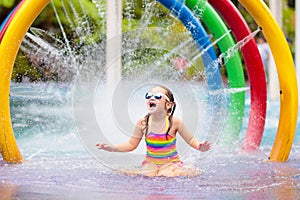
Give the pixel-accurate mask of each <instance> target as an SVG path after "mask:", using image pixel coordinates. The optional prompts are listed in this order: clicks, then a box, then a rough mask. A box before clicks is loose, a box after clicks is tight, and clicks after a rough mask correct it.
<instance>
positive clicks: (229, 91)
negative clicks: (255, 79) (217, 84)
mask: <svg viewBox="0 0 300 200" xmlns="http://www.w3.org/2000/svg"><path fill="white" fill-rule="evenodd" d="M248 90H250V87H240V88H224V89H218V90H210V91H208V93H209V94H210V95H218V94H235V93H239V92H245V91H248Z"/></svg>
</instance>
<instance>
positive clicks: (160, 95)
mask: <svg viewBox="0 0 300 200" xmlns="http://www.w3.org/2000/svg"><path fill="white" fill-rule="evenodd" d="M154 98H155V99H161V98H162V94H155V95H154Z"/></svg>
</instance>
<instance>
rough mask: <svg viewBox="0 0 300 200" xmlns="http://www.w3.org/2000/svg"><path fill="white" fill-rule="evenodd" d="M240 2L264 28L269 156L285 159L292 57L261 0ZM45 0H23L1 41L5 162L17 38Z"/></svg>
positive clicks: (292, 107) (293, 112)
mask: <svg viewBox="0 0 300 200" xmlns="http://www.w3.org/2000/svg"><path fill="white" fill-rule="evenodd" d="M240 2H241V3H242V4H243V5H244V6H245V8H246V9H247V10H248V11H249V12H250V13H251V15H252V16H253V17H254V18H255V20H256V21H257V23H258V24H259V25H260V26H261V27H262V28H263V33H264V35H265V36H266V39H267V40H268V42H269V44H270V47H271V50H272V53H273V56H274V59H275V62H276V66H277V70H278V77H279V81H280V88H281V99H280V100H281V108H280V119H279V126H278V132H277V135H276V139H275V142H274V145H273V148H272V151H271V155H270V160H271V161H285V160H286V159H287V158H288V155H289V152H290V149H291V146H292V142H293V138H294V134H295V130H296V121H297V113H298V94H297V92H298V91H297V82H296V73H295V70H294V67H293V59H292V57H291V53H290V50H289V48H288V45H287V43H286V41H285V38H284V35H283V33H282V32H281V30H280V28H279V26H278V25H277V24H276V21H275V20H274V18H273V17H272V16H271V14H270V12H269V10H268V8H267V7H266V5H265V4H264V3H263V2H262V1H261V0H254V1H251V2H250V1H248V2H247V1H246V0H240ZM48 3H49V0H40V1H25V2H24V5H23V6H22V7H21V8H20V9H19V11H18V12H17V13H16V15H15V17H14V18H13V19H12V21H11V23H10V26H9V27H8V28H7V31H6V34H5V35H4V38H3V40H2V43H1V45H0V66H3V67H1V68H0V77H3V78H1V79H0V91H3V92H2V94H1V95H0V110H1V111H0V148H1V150H2V156H3V159H4V160H5V161H7V162H19V161H21V160H22V156H21V154H20V152H19V149H18V147H17V145H16V141H15V138H14V134H13V130H12V125H11V119H10V112H9V89H10V78H11V72H12V68H13V64H14V60H15V57H16V54H17V51H18V49H19V47H20V44H21V42H20V41H22V39H23V37H24V35H25V33H26V31H27V30H28V28H29V27H30V25H31V24H32V22H33V20H34V19H35V18H36V17H37V15H38V14H39V12H40V11H41V10H42V9H43V8H44V7H45V6H46V5H47V4H48ZM22 16H23V17H22ZM24 16H26V17H24ZM283 58H284V59H283ZM287 79H289V80H287ZM258 117H259V116H258ZM287 119H288V120H289V121H287Z"/></svg>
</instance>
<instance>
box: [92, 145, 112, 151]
mask: <svg viewBox="0 0 300 200" xmlns="http://www.w3.org/2000/svg"><path fill="white" fill-rule="evenodd" d="M96 146H97V147H98V149H102V150H105V151H110V152H113V151H115V148H114V146H112V145H109V144H96Z"/></svg>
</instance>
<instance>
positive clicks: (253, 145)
mask: <svg viewBox="0 0 300 200" xmlns="http://www.w3.org/2000/svg"><path fill="white" fill-rule="evenodd" d="M208 2H209V3H210V4H211V5H212V6H213V7H214V8H215V9H216V10H217V11H218V12H219V13H220V15H221V16H222V17H223V19H224V21H225V22H226V23H227V25H228V26H229V28H230V29H231V30H232V33H233V35H234V37H235V38H236V40H238V41H239V40H242V39H243V38H244V37H246V36H247V35H249V34H250V33H251V31H250V29H249V27H248V25H247V23H246V22H245V20H244V18H243V16H242V15H241V14H240V12H239V11H238V9H237V8H236V7H235V6H234V4H233V3H232V2H231V1H229V0H208ZM241 51H242V54H243V57H244V61H245V64H246V68H247V71H248V78H249V84H250V95H251V104H250V116H249V122H248V128H247V133H246V138H245V141H244V144H243V150H245V151H254V150H257V149H258V147H259V146H260V143H261V140H262V136H263V131H264V126H265V118H266V109H267V83H266V76H265V72H264V67H263V63H262V60H261V57H260V54H259V51H258V49H257V45H256V43H255V40H254V39H252V40H251V41H249V42H248V43H247V44H246V45H245V46H244V47H243V48H242V49H241Z"/></svg>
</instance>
